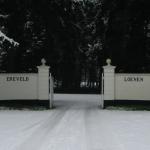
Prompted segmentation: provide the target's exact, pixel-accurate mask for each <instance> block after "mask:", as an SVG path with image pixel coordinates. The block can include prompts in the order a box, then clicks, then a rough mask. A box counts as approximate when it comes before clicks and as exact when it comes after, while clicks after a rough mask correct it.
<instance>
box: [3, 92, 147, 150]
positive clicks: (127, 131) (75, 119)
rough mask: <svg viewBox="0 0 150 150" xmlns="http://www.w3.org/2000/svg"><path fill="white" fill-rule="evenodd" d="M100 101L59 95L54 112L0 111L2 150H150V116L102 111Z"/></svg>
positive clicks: (78, 96) (93, 97)
mask: <svg viewBox="0 0 150 150" xmlns="http://www.w3.org/2000/svg"><path fill="white" fill-rule="evenodd" d="M99 99H100V95H69V94H68V95H62V94H61V95H59V94H58V95H55V106H56V109H53V110H44V111H31V110H29V111H28V110H22V111H19V110H18V111H16V110H1V111H0V150H150V112H149V111H119V110H101V109H99V108H98V104H99Z"/></svg>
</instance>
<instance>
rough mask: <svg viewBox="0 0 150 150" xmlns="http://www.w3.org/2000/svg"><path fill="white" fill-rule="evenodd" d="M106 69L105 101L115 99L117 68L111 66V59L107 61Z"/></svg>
mask: <svg viewBox="0 0 150 150" xmlns="http://www.w3.org/2000/svg"><path fill="white" fill-rule="evenodd" d="M106 63H107V65H106V66H103V69H104V101H106V100H114V99H115V68H116V67H115V66H112V65H111V59H107V60H106Z"/></svg>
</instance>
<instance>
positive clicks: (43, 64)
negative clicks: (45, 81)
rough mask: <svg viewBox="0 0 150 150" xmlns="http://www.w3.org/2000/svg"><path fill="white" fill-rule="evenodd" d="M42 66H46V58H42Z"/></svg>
mask: <svg viewBox="0 0 150 150" xmlns="http://www.w3.org/2000/svg"><path fill="white" fill-rule="evenodd" d="M41 63H42V66H46V60H45V59H44V58H42V59H41Z"/></svg>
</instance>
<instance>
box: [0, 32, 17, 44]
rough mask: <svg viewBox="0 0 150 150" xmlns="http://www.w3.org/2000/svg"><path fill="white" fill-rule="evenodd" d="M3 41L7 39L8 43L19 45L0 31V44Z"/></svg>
mask: <svg viewBox="0 0 150 150" xmlns="http://www.w3.org/2000/svg"><path fill="white" fill-rule="evenodd" d="M4 41H8V42H9V43H10V44H13V45H14V46H19V43H18V42H16V41H14V40H13V39H11V38H9V37H8V36H6V35H5V34H4V33H3V32H1V31H0V44H2V43H3V42H4Z"/></svg>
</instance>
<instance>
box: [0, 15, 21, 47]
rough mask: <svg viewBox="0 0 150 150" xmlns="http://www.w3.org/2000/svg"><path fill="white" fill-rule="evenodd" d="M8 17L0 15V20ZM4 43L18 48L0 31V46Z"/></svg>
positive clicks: (17, 44) (16, 44)
mask: <svg viewBox="0 0 150 150" xmlns="http://www.w3.org/2000/svg"><path fill="white" fill-rule="evenodd" d="M8 17H9V15H3V14H0V18H2V19H7V18H8ZM4 41H8V42H9V43H10V44H13V46H19V43H18V42H16V41H14V40H13V39H11V38H9V37H8V36H6V35H5V34H4V33H3V32H2V31H1V30H0V45H2V44H3V42H4Z"/></svg>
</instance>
